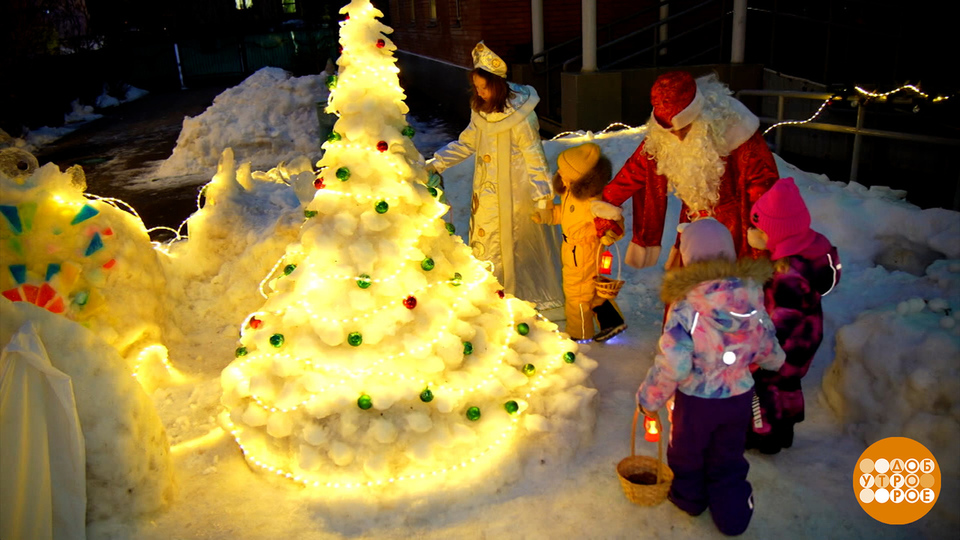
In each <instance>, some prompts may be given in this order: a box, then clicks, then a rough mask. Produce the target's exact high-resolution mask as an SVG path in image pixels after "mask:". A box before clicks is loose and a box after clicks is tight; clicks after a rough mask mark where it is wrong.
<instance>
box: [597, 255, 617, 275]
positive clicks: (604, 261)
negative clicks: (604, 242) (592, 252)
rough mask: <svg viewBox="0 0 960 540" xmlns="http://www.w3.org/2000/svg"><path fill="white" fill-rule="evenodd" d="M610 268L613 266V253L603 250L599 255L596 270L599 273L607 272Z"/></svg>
mask: <svg viewBox="0 0 960 540" xmlns="http://www.w3.org/2000/svg"><path fill="white" fill-rule="evenodd" d="M611 268H613V254H612V253H610V252H609V251H604V252H603V255H600V265H599V266H598V267H597V270H598V271H599V272H600V273H601V274H609V273H610V269H611Z"/></svg>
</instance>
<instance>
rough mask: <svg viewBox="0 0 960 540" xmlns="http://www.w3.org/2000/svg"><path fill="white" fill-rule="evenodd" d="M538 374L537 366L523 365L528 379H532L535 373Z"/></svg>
mask: <svg viewBox="0 0 960 540" xmlns="http://www.w3.org/2000/svg"><path fill="white" fill-rule="evenodd" d="M536 372H537V366H535V365H533V364H524V365H523V374H524V375H526V376H527V377H532V376H533V374H534V373H536Z"/></svg>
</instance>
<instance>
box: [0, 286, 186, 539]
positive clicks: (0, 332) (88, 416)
mask: <svg viewBox="0 0 960 540" xmlns="http://www.w3.org/2000/svg"><path fill="white" fill-rule="evenodd" d="M28 320H29V321H32V322H33V323H34V325H35V326H36V328H37V330H38V334H39V336H40V339H41V341H42V343H43V345H44V347H45V348H46V350H47V353H48V355H49V357H50V361H51V363H52V364H53V366H54V367H55V368H57V369H58V370H60V371H62V372H63V373H65V374H67V375H68V376H70V379H71V381H72V384H73V392H74V396H75V398H76V404H77V415H78V416H79V418H80V426H81V428H82V430H83V437H84V442H85V446H86V458H87V522H88V523H90V522H96V521H101V520H108V519H124V518H132V517H135V516H140V515H143V514H147V513H149V512H154V511H157V510H159V509H161V508H162V507H163V506H164V505H166V504H168V503H170V502H171V501H172V500H173V497H174V494H175V489H176V483H175V474H174V468H173V465H172V462H171V459H170V453H169V449H170V448H169V445H168V443H167V436H166V433H165V431H164V427H163V424H162V423H161V422H160V417H159V416H158V415H157V410H156V408H155V406H154V404H153V402H152V401H151V400H150V397H149V396H147V394H146V393H145V392H144V391H143V389H142V388H140V385H139V384H137V380H136V379H134V378H133V377H131V376H130V368H129V366H128V365H127V363H126V362H125V361H124V359H123V358H121V357H120V355H118V354H117V352H116V350H115V349H114V348H113V347H112V346H110V345H109V344H107V343H106V342H105V341H103V340H102V339H100V338H99V337H98V336H97V335H96V334H95V333H93V332H91V331H89V330H87V329H86V328H84V327H83V326H81V325H79V324H77V323H75V322H73V321H71V320H68V319H66V318H65V317H62V316H60V315H55V314H53V313H50V312H49V311H46V310H44V309H42V308H39V307H37V306H34V305H30V304H28V303H26V302H11V301H9V300H7V299H5V298H4V299H0V343H3V344H6V343H9V342H10V339H11V337H12V336H13V335H14V333H16V332H17V330H18V329H19V328H20V327H21V325H23V323H24V322H25V321H28ZM4 451H5V452H6V451H7V449H4Z"/></svg>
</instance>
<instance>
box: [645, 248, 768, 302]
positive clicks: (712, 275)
mask: <svg viewBox="0 0 960 540" xmlns="http://www.w3.org/2000/svg"><path fill="white" fill-rule="evenodd" d="M771 277H773V264H772V263H771V262H770V259H767V258H761V259H751V258H748V257H745V258H742V259H738V260H737V261H735V262H734V261H728V260H726V259H712V260H709V261H701V262H696V263H693V264H690V265H687V266H684V267H681V268H677V269H674V270H670V271H668V272H667V273H666V274H664V276H663V285H662V286H661V288H660V299H661V300H663V302H664V303H665V304H671V303H673V302H676V301H678V300H682V299H684V298H685V297H686V296H687V293H689V292H690V291H692V290H693V289H695V288H697V287H699V286H700V285H704V284H706V283H707V282H710V281H719V280H730V279H737V280H740V281H746V280H752V281H753V282H754V283H755V284H757V285H758V286H760V287H762V286H763V284H764V283H766V282H767V281H768V280H769V279H770V278H771Z"/></svg>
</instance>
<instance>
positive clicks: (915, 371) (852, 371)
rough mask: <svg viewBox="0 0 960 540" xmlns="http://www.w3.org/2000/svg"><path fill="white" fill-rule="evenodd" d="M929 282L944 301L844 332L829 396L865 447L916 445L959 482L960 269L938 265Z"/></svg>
mask: <svg viewBox="0 0 960 540" xmlns="http://www.w3.org/2000/svg"><path fill="white" fill-rule="evenodd" d="M928 279H930V280H932V281H934V282H935V283H936V284H937V286H938V287H939V288H941V290H942V294H941V295H940V296H932V297H928V298H926V299H925V298H921V297H913V298H911V299H908V300H904V301H902V302H899V303H898V304H896V305H892V306H887V307H885V308H882V309H877V310H872V311H869V312H866V313H864V314H862V315H861V316H860V317H858V318H857V320H856V321H855V322H854V323H853V324H850V325H847V326H844V327H843V328H841V329H840V330H839V331H838V332H837V346H836V358H835V360H834V362H833V365H832V366H831V367H830V369H829V370H828V371H827V374H826V375H825V376H824V379H823V392H824V396H825V398H826V401H827V403H829V405H830V407H831V408H832V409H833V410H834V412H835V413H836V414H837V416H838V417H839V418H840V420H841V422H843V424H844V426H845V428H846V429H847V430H848V431H850V432H852V433H853V434H855V435H856V436H858V437H859V438H860V439H862V440H863V441H864V443H866V444H871V443H873V442H875V441H877V440H880V439H883V438H886V437H910V438H912V439H914V440H916V441H918V442H920V443H921V444H923V445H925V446H926V447H927V448H928V449H929V450H930V451H931V452H933V454H934V455H935V456H937V459H938V460H939V463H940V466H941V467H942V468H943V471H944V472H945V473H947V474H952V475H954V476H957V475H960V455H958V454H957V451H956V450H957V448H960V365H958V364H957V359H958V358H960V311H958V310H960V302H958V293H960V261H958V260H940V261H937V262H936V263H934V264H933V265H932V266H931V267H930V269H929V271H928Z"/></svg>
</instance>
